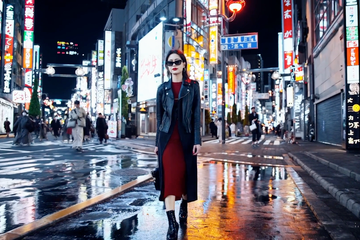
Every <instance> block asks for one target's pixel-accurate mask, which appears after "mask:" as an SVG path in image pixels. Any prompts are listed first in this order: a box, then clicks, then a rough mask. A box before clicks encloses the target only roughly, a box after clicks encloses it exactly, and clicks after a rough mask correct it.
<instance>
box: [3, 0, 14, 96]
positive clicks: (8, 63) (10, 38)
mask: <svg viewBox="0 0 360 240" xmlns="http://www.w3.org/2000/svg"><path fill="white" fill-rule="evenodd" d="M13 52H14V6H13V5H6V27H5V53H4V60H5V62H4V87H3V92H4V93H10V92H11V79H12V62H13V57H14V53H13Z"/></svg>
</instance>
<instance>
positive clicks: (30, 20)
mask: <svg viewBox="0 0 360 240" xmlns="http://www.w3.org/2000/svg"><path fill="white" fill-rule="evenodd" d="M34 13H35V11H34V5H32V6H31V5H26V6H25V23H24V30H25V31H34Z"/></svg>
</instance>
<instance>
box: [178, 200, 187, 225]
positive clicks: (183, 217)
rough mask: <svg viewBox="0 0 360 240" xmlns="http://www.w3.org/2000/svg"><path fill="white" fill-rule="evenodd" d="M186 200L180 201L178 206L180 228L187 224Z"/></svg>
mask: <svg viewBox="0 0 360 240" xmlns="http://www.w3.org/2000/svg"><path fill="white" fill-rule="evenodd" d="M187 205H188V203H187V200H184V199H183V200H182V201H181V204H180V211H179V221H180V226H181V227H186V224H187V215H188V208H187Z"/></svg>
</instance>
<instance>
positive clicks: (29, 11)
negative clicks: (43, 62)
mask: <svg viewBox="0 0 360 240" xmlns="http://www.w3.org/2000/svg"><path fill="white" fill-rule="evenodd" d="M34 14H35V10H34V0H25V16H24V49H23V68H28V69H32V68H33V47H34Z"/></svg>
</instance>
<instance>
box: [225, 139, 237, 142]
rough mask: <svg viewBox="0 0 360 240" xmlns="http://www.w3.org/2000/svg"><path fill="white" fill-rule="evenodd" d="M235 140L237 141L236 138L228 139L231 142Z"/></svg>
mask: <svg viewBox="0 0 360 240" xmlns="http://www.w3.org/2000/svg"><path fill="white" fill-rule="evenodd" d="M234 141H236V138H233V139H230V140H228V141H227V143H231V142H234Z"/></svg>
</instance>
